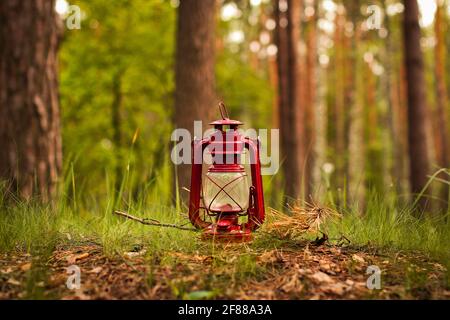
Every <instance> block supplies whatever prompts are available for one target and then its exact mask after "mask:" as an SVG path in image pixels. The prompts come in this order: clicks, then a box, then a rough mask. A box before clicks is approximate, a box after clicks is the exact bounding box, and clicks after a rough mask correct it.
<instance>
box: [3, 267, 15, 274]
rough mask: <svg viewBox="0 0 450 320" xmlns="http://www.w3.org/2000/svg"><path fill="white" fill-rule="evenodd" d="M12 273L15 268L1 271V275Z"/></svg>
mask: <svg viewBox="0 0 450 320" xmlns="http://www.w3.org/2000/svg"><path fill="white" fill-rule="evenodd" d="M11 272H13V268H11V267H8V268H6V269H2V270H1V273H3V274H8V273H11Z"/></svg>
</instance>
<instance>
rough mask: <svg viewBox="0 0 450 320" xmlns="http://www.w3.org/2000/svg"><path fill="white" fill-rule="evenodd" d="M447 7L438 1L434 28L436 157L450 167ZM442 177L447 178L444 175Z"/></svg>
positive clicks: (445, 192)
mask: <svg viewBox="0 0 450 320" xmlns="http://www.w3.org/2000/svg"><path fill="white" fill-rule="evenodd" d="M444 15H445V7H444V1H438V6H437V10H436V18H435V20H434V29H435V37H436V46H435V47H434V50H435V53H434V55H435V59H434V60H435V65H434V66H435V78H436V110H435V112H434V119H435V121H434V126H433V127H434V129H435V131H436V133H435V142H436V158H437V163H438V165H439V167H440V168H449V167H450V158H449V138H448V137H449V135H450V132H449V127H448V116H449V115H448V107H449V105H448V95H447V88H446V74H445V70H446V68H447V61H446V55H447V47H446V43H445V34H446V33H447V32H448V30H446V25H445V21H444ZM441 178H443V179H445V178H446V176H445V175H443V176H442V177H441ZM441 191H442V194H441V197H442V199H443V200H448V196H449V187H448V185H444V186H443V188H442V190H441Z"/></svg>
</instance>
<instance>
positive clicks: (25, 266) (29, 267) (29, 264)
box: [20, 262, 31, 272]
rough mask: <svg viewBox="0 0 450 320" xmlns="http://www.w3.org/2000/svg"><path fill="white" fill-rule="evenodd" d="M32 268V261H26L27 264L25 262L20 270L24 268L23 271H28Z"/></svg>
mask: <svg viewBox="0 0 450 320" xmlns="http://www.w3.org/2000/svg"><path fill="white" fill-rule="evenodd" d="M30 269H31V262H29V263H25V264H23V265H22V266H21V267H20V270H22V271H24V272H25V271H28V270H30Z"/></svg>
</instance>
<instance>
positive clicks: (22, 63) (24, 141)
mask: <svg viewBox="0 0 450 320" xmlns="http://www.w3.org/2000/svg"><path fill="white" fill-rule="evenodd" d="M54 8H55V2H54V1H53V0H34V1H23V0H2V1H0V150H1V152H0V179H1V180H6V182H7V185H8V186H9V189H10V191H12V192H13V193H18V194H20V195H21V196H22V197H24V198H26V199H30V198H31V197H32V196H35V195H38V196H40V198H41V199H42V200H43V201H46V200H48V199H50V197H51V196H52V195H53V194H54V193H55V191H56V183H57V179H58V175H59V173H60V171H61V165H62V151H61V132H60V112H59V97H58V80H57V77H58V73H57V51H58V42H59V35H58V33H57V30H58V27H59V26H58V19H59V18H58V17H57V14H56V12H55V9H54Z"/></svg>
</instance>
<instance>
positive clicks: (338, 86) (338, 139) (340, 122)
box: [334, 3, 347, 207]
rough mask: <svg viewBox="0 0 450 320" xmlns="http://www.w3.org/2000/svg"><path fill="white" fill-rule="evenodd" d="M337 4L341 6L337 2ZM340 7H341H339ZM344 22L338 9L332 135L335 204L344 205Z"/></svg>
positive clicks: (342, 14) (344, 19) (343, 14)
mask: <svg viewBox="0 0 450 320" xmlns="http://www.w3.org/2000/svg"><path fill="white" fill-rule="evenodd" d="M339 6H342V4H341V3H339ZM340 8H341V7H340ZM345 23H346V17H345V13H344V12H343V11H342V10H341V9H338V10H337V13H336V18H335V33H334V48H335V55H336V56H335V66H334V68H335V69H334V71H335V74H334V77H335V83H334V86H335V90H336V91H335V101H334V119H335V136H334V152H335V154H334V158H335V159H336V173H335V177H336V179H335V182H336V187H337V188H338V190H339V193H338V197H337V203H336V204H337V206H338V207H341V206H343V205H345V199H344V192H343V190H344V188H345V183H346V181H345V171H346V170H345V168H346V140H347V139H346V131H345V128H346V122H347V121H346V112H345V92H346V86H345V83H346V76H345V75H346V70H345V69H346V66H345V55H346V43H345V34H344V28H345Z"/></svg>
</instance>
